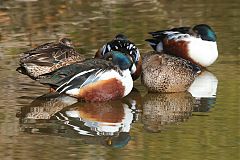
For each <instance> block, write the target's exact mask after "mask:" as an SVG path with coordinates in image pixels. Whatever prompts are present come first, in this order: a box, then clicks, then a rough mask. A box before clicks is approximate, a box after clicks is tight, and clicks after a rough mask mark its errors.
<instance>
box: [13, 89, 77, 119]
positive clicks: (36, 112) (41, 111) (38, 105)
mask: <svg viewBox="0 0 240 160" xmlns="http://www.w3.org/2000/svg"><path fill="white" fill-rule="evenodd" d="M74 103H77V99H76V98H73V97H70V96H66V95H60V94H58V93H48V94H44V95H42V96H40V97H38V98H36V99H35V100H34V101H32V102H31V103H30V104H29V105H28V106H25V107H22V108H21V111H20V112H19V113H17V117H21V120H24V119H25V120H44V119H50V117H51V116H52V115H54V114H55V113H57V112H58V111H60V110H62V109H63V108H64V107H67V106H70V105H72V104H74Z"/></svg>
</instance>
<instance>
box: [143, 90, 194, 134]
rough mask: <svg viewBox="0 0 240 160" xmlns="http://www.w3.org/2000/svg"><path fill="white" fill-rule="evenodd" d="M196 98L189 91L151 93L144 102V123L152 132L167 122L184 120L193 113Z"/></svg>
mask: <svg viewBox="0 0 240 160" xmlns="http://www.w3.org/2000/svg"><path fill="white" fill-rule="evenodd" d="M193 104H194V98H193V97H192V96H191V94H190V93H188V92H181V93H149V94H147V95H146V96H145V97H144V102H143V115H142V117H143V124H144V128H145V129H146V130H147V131H150V132H159V131H161V130H163V129H164V126H166V125H167V124H174V123H178V122H183V121H185V120H186V119H188V118H189V117H191V115H192V111H193Z"/></svg>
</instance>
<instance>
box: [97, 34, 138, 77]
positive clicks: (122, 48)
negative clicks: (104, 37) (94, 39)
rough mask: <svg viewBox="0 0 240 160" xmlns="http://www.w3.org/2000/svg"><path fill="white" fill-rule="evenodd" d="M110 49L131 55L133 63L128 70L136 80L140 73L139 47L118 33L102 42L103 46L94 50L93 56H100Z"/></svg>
mask: <svg viewBox="0 0 240 160" xmlns="http://www.w3.org/2000/svg"><path fill="white" fill-rule="evenodd" d="M110 51H119V52H122V53H124V54H126V55H128V56H130V57H131V60H132V61H133V65H132V67H131V69H130V70H131V74H132V78H133V80H136V79H137V78H138V77H139V76H140V75H141V72H142V58H141V55H140V52H139V49H138V48H137V47H136V45H135V44H134V43H132V42H131V41H129V40H128V38H127V37H126V36H125V35H123V34H118V35H116V36H115V38H114V39H113V40H112V41H110V42H107V43H106V44H104V45H103V47H101V48H100V49H99V50H98V51H97V52H96V55H95V58H102V57H103V56H104V55H105V54H106V53H108V52H110Z"/></svg>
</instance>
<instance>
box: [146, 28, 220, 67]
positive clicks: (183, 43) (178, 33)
mask: <svg viewBox="0 0 240 160" xmlns="http://www.w3.org/2000/svg"><path fill="white" fill-rule="evenodd" d="M149 34H150V35H152V38H151V39H146V40H145V41H147V42H149V44H150V46H151V47H152V48H153V49H154V50H155V51H157V52H161V51H164V52H165V53H166V54H171V55H175V56H179V57H182V58H184V59H187V60H189V61H191V62H192V63H194V64H197V65H199V66H201V67H203V68H206V67H208V66H210V65H212V64H213V63H214V62H215V61H216V59H217V58H218V49H217V42H216V40H217V37H216V33H215V32H214V30H213V29H212V28H211V27H210V26H209V25H207V24H198V25H195V26H193V27H179V28H172V29H169V30H160V31H155V32H149Z"/></svg>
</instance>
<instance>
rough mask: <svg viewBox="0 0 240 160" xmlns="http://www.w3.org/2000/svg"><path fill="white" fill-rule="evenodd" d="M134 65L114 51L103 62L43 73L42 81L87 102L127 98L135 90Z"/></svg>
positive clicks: (98, 60)
mask: <svg viewBox="0 0 240 160" xmlns="http://www.w3.org/2000/svg"><path fill="white" fill-rule="evenodd" d="M131 66H132V61H131V60H130V59H129V57H128V56H126V55H125V54H123V53H121V52H117V51H112V52H108V53H106V54H105V55H104V59H87V60H85V61H82V62H79V63H74V64H71V65H68V66H64V67H61V68H59V69H57V70H55V71H53V72H50V73H47V74H44V75H42V76H40V79H39V82H40V83H42V84H47V85H50V87H51V88H53V89H55V90H56V91H57V92H59V93H65V94H67V95H70V96H73V97H76V98H79V99H83V100H85V101H90V102H91V101H108V100H112V99H117V98H121V97H124V96H126V95H128V94H129V93H130V91H131V90H132V88H133V80H132V77H131V74H130V70H129V68H130V67H131Z"/></svg>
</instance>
